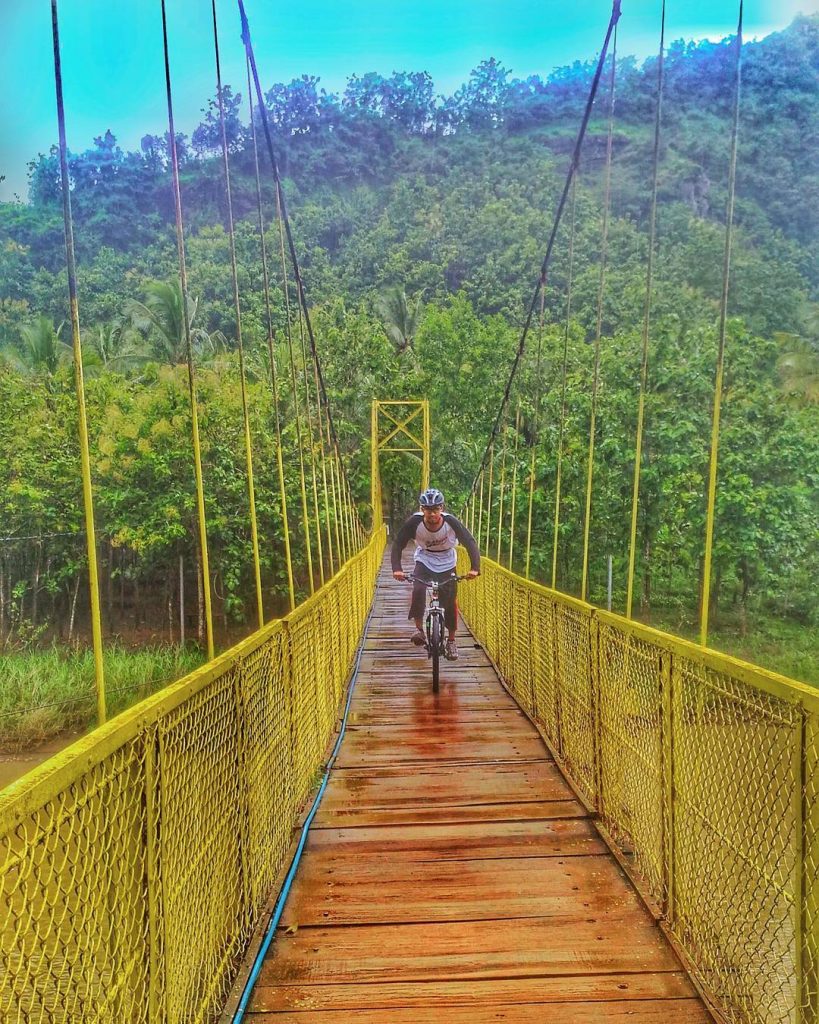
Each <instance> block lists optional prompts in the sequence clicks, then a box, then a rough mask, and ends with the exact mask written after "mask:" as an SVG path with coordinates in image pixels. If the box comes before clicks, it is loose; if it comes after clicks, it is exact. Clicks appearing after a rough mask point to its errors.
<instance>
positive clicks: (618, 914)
mask: <svg viewBox="0 0 819 1024" xmlns="http://www.w3.org/2000/svg"><path fill="white" fill-rule="evenodd" d="M407 589H408V588H403V587H400V586H398V585H396V584H393V582H392V580H391V577H390V576H389V574H388V573H387V571H386V568H384V569H382V574H381V580H380V586H379V591H378V593H377V595H376V603H375V608H374V612H373V616H372V619H371V622H370V628H369V631H368V636H367V639H366V641H365V643H364V651H363V655H362V660H361V669H360V672H359V676H358V681H357V684H356V691H355V694H354V697H353V701H352V705H351V714H350V719H349V722H348V731H347V735H346V737H345V740H344V742H343V744H342V747H341V751H340V755H339V758H338V761H337V762H336V768H335V770H334V772H333V775H332V778H331V780H330V783H329V786H328V788H327V791H326V793H325V796H324V799H323V802H322V805H321V807H320V809H319V812H318V814H317V815H316V818H315V821H314V824H313V828H312V831H311V834H310V838H309V840H308V843H307V848H306V852H305V856H304V858H303V860H302V864H301V867H300V869H299V873H298V875H297V878H296V881H295V883H294V886H293V889H292V890H291V893H290V897H289V900H288V903H287V907H286V909H285V912H284V915H283V917H282V921H281V925H280V929H279V932H278V934H277V936H276V940H275V942H274V943H273V945H272V946H271V948H270V951H269V953H268V955H267V958H266V961H265V963H264V965H263V967H262V970H261V974H260V976H259V979H258V981H257V984H256V987H255V989H254V991H253V995H252V997H251V1002H250V1007H249V1011H248V1016H247V1019H248V1020H249V1021H252V1022H253V1024H262V1022H269V1024H314V1022H318V1021H321V1022H323V1024H335V1022H338V1024H341V1022H348V1021H351V1022H359V1024H403V1022H407V1024H409V1022H416V1021H422V1022H435V1021H446V1024H467V1022H468V1024H483V1022H490V1021H491V1022H498V1021H505V1022H507V1024H530V1022H531V1024H534V1022H535V1021H537V1022H538V1024H540V1022H542V1021H543V1020H549V1021H550V1024H609V1022H612V1024H613V1022H622V1024H626V1022H628V1024H683V1022H685V1024H701V1022H702V1024H704V1022H707V1021H710V1020H711V1017H710V1016H709V1014H708V1013H707V1011H706V1009H705V1007H704V1006H703V1005H702V1004H701V1002H700V1000H699V999H698V997H697V994H696V991H695V990H694V988H693V986H692V984H691V982H690V981H689V980H688V978H687V976H686V974H685V972H684V971H683V969H682V967H681V965H680V963H679V961H678V959H677V958H676V956H675V954H674V952H673V951H672V949H671V948H670V946H669V945H668V943H667V942H666V940H665V938H664V936H663V935H662V932H661V931H660V930H659V928H658V927H657V926H656V924H655V922H654V921H653V919H652V918H651V916H650V914H649V913H648V912H647V911H646V910H645V908H644V907H643V905H642V904H641V902H640V901H639V899H638V898H637V896H636V895H635V893H634V891H633V889H632V888H631V886H630V884H629V882H628V880H627V879H626V878H625V876H624V875H623V873H622V871H621V870H620V868H619V866H618V865H617V863H616V861H615V860H614V858H613V857H612V856H611V855H610V854H609V852H608V850H607V848H606V846H605V844H604V843H603V842H602V840H601V839H600V837H599V835H598V833H597V831H596V829H595V828H594V826H593V824H592V822H591V821H590V820H589V818H588V815H587V814H586V812H585V811H584V809H583V807H582V805H581V804H580V803H579V802H578V801H577V800H576V799H575V797H574V795H573V793H572V791H571V789H570V788H569V786H568V785H567V783H566V781H565V780H564V779H563V777H562V775H561V774H560V772H559V770H558V769H557V767H556V765H555V764H554V762H553V760H552V759H551V757H550V755H549V754H548V751H547V750H546V748H545V747H544V745H543V743H542V742H541V741H540V738H539V737H538V735H537V733H536V731H535V730H534V728H533V727H532V726H531V724H530V723H529V722H528V721H527V719H526V718H525V716H524V715H523V714H522V713H521V712H520V710H519V709H518V708H517V705H516V704H515V703H514V701H513V700H512V698H511V697H509V695H508V694H507V693H506V692H505V691H504V690H503V689H502V687H501V686H500V684H499V682H498V680H497V677H496V676H495V673H494V670H493V669H492V667H491V664H490V663H489V661H488V659H487V658H486V656H485V655H484V654H483V652H482V650H481V649H480V648H479V647H477V646H476V645H475V644H474V641H473V639H472V637H471V636H470V635H469V633H468V632H467V631H466V630H465V629H464V628H463V627H461V629H460V630H459V636H458V642H459V647H460V650H461V658H460V659H459V661H458V662H456V663H453V664H449V663H445V665H444V667H443V669H442V681H441V692H440V694H439V695H438V696H437V697H435V696H433V694H432V692H431V685H430V672H429V664H428V662H427V660H426V657H425V655H424V654H423V652H418V651H416V650H415V649H414V648H412V647H411V646H410V644H409V642H408V635H409V632H410V630H409V628H408V623H407V621H406V607H407V598H408V594H407Z"/></svg>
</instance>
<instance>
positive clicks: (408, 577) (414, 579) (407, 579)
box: [399, 572, 475, 589]
mask: <svg viewBox="0 0 819 1024" xmlns="http://www.w3.org/2000/svg"><path fill="white" fill-rule="evenodd" d="M469 578H470V577H469V576H468V575H466V576H456V575H455V573H453V574H452V575H451V576H450V577H449V579H446V580H422V579H420V578H419V577H418V576H413V574H412V573H411V572H407V573H404V579H403V580H399V583H423V584H424V586H425V587H426V588H427V589H430V588H432V587H443V586H446V584H447V583H461V582H462V581H463V580H468V579H469ZM474 578H475V577H474V576H473V577H472V579H474Z"/></svg>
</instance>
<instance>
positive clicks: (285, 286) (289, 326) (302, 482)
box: [276, 191, 316, 594]
mask: <svg viewBox="0 0 819 1024" xmlns="http://www.w3.org/2000/svg"><path fill="white" fill-rule="evenodd" d="M276 220H277V222H278V225H279V255H280V257H281V265H282V292H283V295H284V313H285V323H286V327H285V336H286V338H287V357H288V361H289V363H290V390H291V392H292V395H293V417H294V421H295V424H296V448H297V449H298V452H299V487H300V491H301V515H302V530H303V532H304V548H305V555H306V557H307V576H308V579H309V583H310V593H311V594H313V593H315V589H316V585H315V579H314V575H313V550H312V542H311V532H310V513H309V512H308V511H307V483H306V479H305V475H304V445H303V443H302V433H301V409H300V406H299V388H298V382H297V381H296V358H295V353H294V351H293V314H292V311H291V309H290V282H289V280H288V276H287V259H286V258H285V255H284V231H283V228H282V210H281V204H280V202H279V193H278V191H277V192H276Z"/></svg>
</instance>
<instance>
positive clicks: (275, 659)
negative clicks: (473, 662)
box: [0, 530, 384, 1024]
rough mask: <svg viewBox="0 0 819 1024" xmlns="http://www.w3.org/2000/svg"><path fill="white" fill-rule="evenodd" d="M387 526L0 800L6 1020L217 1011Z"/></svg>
mask: <svg viewBox="0 0 819 1024" xmlns="http://www.w3.org/2000/svg"><path fill="white" fill-rule="evenodd" d="M383 546H384V533H383V530H380V531H378V533H377V534H376V535H375V536H374V537H373V539H372V540H371V541H370V543H369V544H368V545H367V547H365V548H364V550H363V551H361V552H360V553H359V554H358V555H356V556H354V557H353V558H352V559H350V561H349V562H348V563H347V564H346V565H345V566H344V567H343V568H342V569H341V570H340V571H339V573H338V574H337V575H336V576H334V577H333V579H331V580H330V581H329V583H327V584H326V585H325V586H324V587H322V588H321V589H320V590H319V591H317V592H316V594H315V595H314V596H313V597H311V598H310V599H309V600H308V601H306V602H305V603H304V604H302V605H300V606H299V607H298V608H297V609H296V610H295V611H294V612H291V613H290V614H289V615H288V616H287V617H286V618H284V619H281V620H278V621H276V622H272V623H270V624H269V625H267V626H265V627H264V628H263V629H261V630H259V632H257V633H255V634H254V635H253V636H252V637H250V638H249V639H248V640H246V641H244V642H243V643H241V644H239V645H238V646H236V647H234V648H233V649H232V650H230V651H228V652H227V653H225V654H223V655H221V656H219V657H218V658H216V660H215V661H213V662H211V663H209V664H208V665H206V666H204V667H203V668H201V669H199V670H198V671H196V672H193V673H192V674H191V675H189V676H187V677H186V678H185V679H182V680H181V681H180V682H178V683H176V684H174V685H173V686H170V687H168V688H167V689H166V690H163V691H162V692H161V693H159V694H157V695H155V696H154V697H151V698H149V699H148V700H146V701H143V702H142V703H141V704H139V705H137V706H136V707H135V708H133V709H131V710H130V711H128V712H126V713H125V714H122V715H120V716H119V717H118V718H116V719H114V720H113V721H111V722H110V723H108V724H107V725H105V726H103V727H102V728H100V729H97V730H96V731H95V732H94V733H92V734H91V735H89V736H88V737H87V738H85V739H83V740H81V741H80V742H78V743H76V744H74V745H73V746H72V747H70V748H69V749H67V750H66V751H64V752H63V753H62V754H60V755H58V756H57V757H55V758H53V759H52V760H51V761H49V762H47V763H46V764H44V765H42V766H41V767H40V768H39V769H37V770H36V771H34V772H32V773H31V774H30V775H29V776H26V777H25V778H24V779H21V780H20V781H19V782H18V783H16V784H15V785H13V786H11V787H10V788H9V789H8V790H6V791H5V792H4V793H3V795H2V797H0V892H2V901H0V1020H1V1021H3V1022H7V1021H8V1022H20V1024H30V1022H32V1024H33V1022H38V1024H39V1022H49V1024H51V1022H55V1024H56V1022H60V1024H69V1022H71V1024H80V1022H82V1024H92V1022H97V1024H113V1022H123V1024H124V1022H126V1021H127V1022H128V1024H136V1022H142V1021H145V1022H146V1024H155V1022H163V1024H182V1022H185V1024H187V1022H191V1024H192V1022H200V1021H202V1022H204V1021H213V1020H215V1019H217V1017H218V1014H219V1011H220V1009H221V1007H222V1005H223V1004H224V1001H225V998H226V996H227V994H228V992H229V990H230V987H231V985H232V983H233V980H234V978H235V976H236V972H237V970H238V967H239V964H240V961H241V958H242V955H243V953H244V951H245V948H246V946H247V943H248V941H249V938H250V936H251V933H252V932H253V929H254V928H255V926H256V925H257V923H258V922H259V918H260V915H261V913H262V911H263V908H264V906H265V903H266V901H267V899H268V897H269V895H270V893H271V888H272V886H273V885H274V883H275V881H276V878H277V875H278V874H279V872H280V870H281V868H282V865H283V860H284V857H285V854H286V851H287V849H288V846H289V844H290V840H291V834H292V828H293V825H294V822H295V820H296V817H297V815H298V813H299V810H300V809H301V807H302V805H303V804H304V802H305V800H306V799H307V797H308V795H309V794H310V791H311V789H312V786H313V784H314V781H315V779H316V773H317V770H318V769H319V767H320V765H321V763H322V758H323V756H324V754H325V751H326V749H327V746H328V743H329V741H330V738H331V736H332V734H333V730H334V727H335V723H336V717H337V713H338V710H339V705H340V702H341V700H342V697H343V691H344V683H345V680H346V679H347V676H348V674H349V670H350V666H351V662H352V658H353V655H354V653H355V649H356V647H357V644H358V640H359V635H360V632H361V629H362V626H363V623H364V619H365V617H366V614H367V610H368V608H369V605H370V601H371V598H372V593H373V588H374V585H375V577H376V573H377V571H378V567H379V565H380V562H381V553H382V550H383Z"/></svg>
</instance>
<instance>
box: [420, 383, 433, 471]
mask: <svg viewBox="0 0 819 1024" xmlns="http://www.w3.org/2000/svg"><path fill="white" fill-rule="evenodd" d="M431 449H432V437H431V431H430V422H429V401H428V400H427V399H425V400H424V453H423V456H422V458H423V462H422V466H423V470H422V475H423V480H422V481H421V490H422V491H425V490H426V489H427V488H428V487H429V472H430V459H431Z"/></svg>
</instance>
